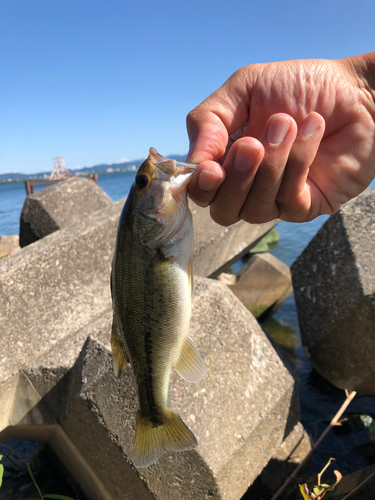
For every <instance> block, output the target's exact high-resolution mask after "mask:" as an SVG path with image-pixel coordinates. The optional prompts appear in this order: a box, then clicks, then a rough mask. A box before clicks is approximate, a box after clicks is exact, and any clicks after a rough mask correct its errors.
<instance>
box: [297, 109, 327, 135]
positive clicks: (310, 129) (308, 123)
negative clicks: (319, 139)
mask: <svg viewBox="0 0 375 500" xmlns="http://www.w3.org/2000/svg"><path fill="white" fill-rule="evenodd" d="M322 121H323V118H322V117H321V116H320V115H318V114H315V113H313V114H311V115H309V116H308V117H307V118H305V121H304V122H303V123H302V125H301V128H300V130H299V135H300V136H301V137H311V136H312V135H314V134H315V132H316V131H317V130H318V128H319V127H320V125H321V124H322Z"/></svg>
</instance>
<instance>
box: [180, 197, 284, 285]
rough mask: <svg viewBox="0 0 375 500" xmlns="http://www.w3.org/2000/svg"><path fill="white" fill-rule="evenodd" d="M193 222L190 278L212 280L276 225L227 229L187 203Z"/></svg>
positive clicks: (241, 223) (239, 224) (242, 224)
mask: <svg viewBox="0 0 375 500" xmlns="http://www.w3.org/2000/svg"><path fill="white" fill-rule="evenodd" d="M189 207H190V209H191V212H192V214H193V220H194V248H195V251H194V274H195V275H197V276H207V277H209V278H216V277H217V276H218V275H219V274H220V273H221V272H223V271H225V270H226V269H228V267H230V266H231V265H232V264H233V263H234V262H236V261H237V260H238V259H240V258H241V257H242V256H244V255H245V254H247V253H248V251H249V250H250V248H252V247H253V246H255V245H256V244H257V243H258V241H260V240H261V239H262V238H263V237H264V236H265V235H266V234H267V233H268V232H269V231H270V230H271V229H272V228H273V227H274V226H275V225H276V224H277V223H278V220H274V221H271V222H268V223H266V224H248V223H247V222H244V221H239V222H237V223H236V224H233V225H232V226H230V227H223V226H219V225H218V224H216V223H215V222H213V221H212V219H211V217H210V211H209V209H208V208H201V207H198V206H197V205H195V204H194V203H193V202H191V201H189Z"/></svg>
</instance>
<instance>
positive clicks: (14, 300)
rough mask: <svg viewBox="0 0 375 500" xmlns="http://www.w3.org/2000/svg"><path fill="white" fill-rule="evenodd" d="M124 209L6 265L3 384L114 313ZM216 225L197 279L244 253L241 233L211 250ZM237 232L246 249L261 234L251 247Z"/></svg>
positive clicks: (200, 255)
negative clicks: (115, 262) (114, 266)
mask: <svg viewBox="0 0 375 500" xmlns="http://www.w3.org/2000/svg"><path fill="white" fill-rule="evenodd" d="M80 180H83V181H85V180H84V179H80ZM85 182H91V183H92V184H94V182H92V181H87V180H86V181H85ZM123 204H124V200H122V201H119V202H117V203H115V204H113V203H112V202H111V204H110V206H109V208H106V209H103V210H102V211H99V212H96V214H95V217H91V218H88V219H81V220H80V221H78V222H77V223H75V224H71V225H69V226H67V227H65V228H63V229H60V230H59V231H55V232H54V233H53V234H50V235H48V236H47V237H45V238H43V239H41V240H39V241H37V242H35V243H34V244H33V245H31V246H30V245H29V246H27V247H25V248H24V249H23V250H22V252H19V253H16V254H14V255H11V256H10V257H7V258H6V259H1V260H0V296H1V298H2V300H1V301H0V330H1V331H4V332H6V335H2V336H0V381H1V380H5V379H6V378H8V377H10V376H11V375H12V374H15V373H17V371H18V370H19V369H20V368H21V367H27V366H32V365H34V363H35V361H36V359H37V358H38V357H39V356H41V355H44V354H45V353H46V352H48V351H50V350H51V348H52V347H53V346H54V345H55V344H56V343H57V342H59V341H60V340H61V339H64V338H65V337H67V336H69V335H71V334H73V333H75V334H76V335H77V334H78V332H80V330H81V329H82V328H84V327H85V326H86V325H88V324H89V323H91V322H93V321H95V319H96V318H100V317H101V315H102V314H103V313H104V311H106V310H109V309H110V308H111V298H110V287H109V277H110V272H111V263H112V257H113V251H114V246H115V238H116V232H117V226H118V220H119V216H120V213H121V210H122V207H123ZM207 216H208V214H207ZM201 217H203V219H204V224H205V227H206V226H207V227H209V225H208V222H207V221H206V220H205V217H206V214H204V215H202V212H201V211H200V210H198V211H197V212H196V214H195V215H194V223H195V225H196V226H197V227H198V228H199V227H202V224H201V221H200V218H201ZM211 222H212V221H211ZM212 225H214V229H212V228H211V229H210V230H209V231H208V235H207V238H208V241H207V242H206V243H205V244H204V242H203V235H201V236H200V238H201V239H200V240H199V241H200V243H201V246H200V247H199V249H198V251H197V253H196V255H195V258H197V259H198V262H196V260H195V258H194V268H195V273H197V274H200V273H202V272H203V271H204V269H207V270H208V271H209V272H211V271H212V270H214V269H218V268H219V267H220V266H222V265H223V262H224V256H225V255H227V256H229V257H230V256H231V255H232V256H233V255H234V253H235V252H237V251H238V248H237V249H233V251H232V253H230V251H229V247H230V244H231V242H233V241H234V239H235V237H236V234H237V232H236V231H237V229H236V228H235V229H233V230H232V231H230V232H228V233H224V235H223V236H218V237H217V239H216V240H215V238H214V241H213V242H212V240H211V236H210V235H211V234H216V233H215V231H217V228H218V227H219V226H218V225H217V224H215V223H214V222H212ZM237 228H238V235H239V236H241V235H242V236H241V241H242V243H241V245H242V246H248V245H250V244H251V241H252V238H253V234H254V233H253V232H251V231H250V232H248V233H247V237H248V240H244V239H242V238H245V230H244V228H242V226H240V225H239V226H237ZM221 229H223V228H221ZM221 229H220V230H221ZM256 231H257V229H255V232H256ZM259 231H260V230H259ZM262 231H263V229H262ZM227 235H229V236H228V238H227ZM246 241H247V243H246ZM220 248H222V249H223V255H220ZM206 251H207V253H208V257H207V258H206V256H205V255H206ZM215 255H219V257H217V258H218V261H217V262H216V263H215V262H214V261H210V262H209V265H208V264H207V261H209V260H210V259H211V258H213V257H215ZM215 258H216V257H215ZM224 265H225V264H224Z"/></svg>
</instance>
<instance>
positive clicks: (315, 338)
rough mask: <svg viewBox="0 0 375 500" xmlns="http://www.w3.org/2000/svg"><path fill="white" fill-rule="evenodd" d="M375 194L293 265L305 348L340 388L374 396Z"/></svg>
mask: <svg viewBox="0 0 375 500" xmlns="http://www.w3.org/2000/svg"><path fill="white" fill-rule="evenodd" d="M374 246H375V190H374V189H368V190H367V191H365V192H364V193H363V194H362V195H361V196H358V197H357V198H355V199H354V200H352V201H350V202H349V203H347V204H345V205H344V206H343V207H341V209H340V210H339V212H337V213H336V214H335V215H332V216H331V217H330V218H329V219H328V220H327V222H326V223H325V224H324V225H323V227H322V228H321V229H320V231H319V232H318V233H317V234H316V236H315V237H314V238H313V239H312V240H311V242H310V244H309V245H308V246H307V247H306V249H305V250H304V251H303V252H302V254H301V255H300V256H299V257H298V259H297V260H296V261H295V263H294V264H293V266H292V268H291V271H292V279H293V286H294V293H295V299H296V306H297V312H298V320H299V324H300V329H301V336H302V343H303V346H304V349H305V352H306V354H307V356H308V357H309V360H310V361H311V363H312V364H313V366H314V368H316V370H317V371H318V372H319V373H320V374H321V375H323V377H325V378H327V379H328V380H329V381H330V382H332V383H333V384H334V385H336V386H337V387H339V388H340V389H348V390H351V391H352V390H355V391H360V392H365V393H368V394H375V366H374V357H375V335H374V332H375V326H374V325H375V252H374Z"/></svg>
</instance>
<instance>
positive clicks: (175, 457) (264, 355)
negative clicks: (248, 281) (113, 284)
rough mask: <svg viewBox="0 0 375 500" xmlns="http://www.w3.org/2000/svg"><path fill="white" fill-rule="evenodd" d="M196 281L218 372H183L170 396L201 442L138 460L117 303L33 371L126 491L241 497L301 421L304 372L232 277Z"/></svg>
mask: <svg viewBox="0 0 375 500" xmlns="http://www.w3.org/2000/svg"><path fill="white" fill-rule="evenodd" d="M194 286H195V297H194V302H193V318H192V323H191V335H192V336H193V337H194V340H195V343H196V345H197V348H198V349H199V352H200V353H201V354H202V356H203V358H204V360H205V362H206V366H207V371H208V376H207V378H206V379H205V380H203V381H202V382H200V383H198V384H189V383H188V382H186V381H184V380H183V379H181V378H180V377H179V376H178V375H177V374H176V373H174V374H173V377H172V380H171V386H170V397H171V402H172V404H173V406H174V407H175V408H176V410H177V411H178V412H179V413H180V415H181V417H182V418H183V419H184V420H185V421H186V423H187V424H188V425H189V426H190V427H191V429H192V430H193V432H194V433H195V435H196V436H197V438H198V442H199V446H198V448H197V449H196V450H192V451H189V452H185V453H173V454H172V453H165V454H164V455H163V457H162V458H161V459H160V460H158V461H157V462H156V463H155V464H153V465H152V466H151V467H149V468H145V469H138V470H137V469H135V468H134V467H133V466H132V461H131V456H132V448H133V443H134V434H135V413H136V409H137V395H136V389H135V385H134V380H133V375H132V371H131V369H130V368H129V367H128V368H127V369H126V370H125V372H124V373H123V375H122V377H121V378H120V379H116V377H115V375H114V372H113V367H112V357H111V354H110V351H109V334H110V328H111V314H110V311H108V312H107V313H105V315H104V316H103V318H101V319H98V320H97V321H96V322H94V323H93V324H91V325H90V326H88V327H87V329H86V331H85V332H82V339H81V341H83V337H84V335H86V337H87V333H88V332H91V333H90V337H89V338H88V339H87V340H86V342H85V344H84V347H83V349H82V350H81V345H82V344H80V342H78V343H77V342H76V339H75V338H74V336H73V335H72V336H70V337H68V338H66V339H64V341H61V343H60V345H59V344H57V345H56V346H55V347H54V348H53V349H52V350H51V351H50V353H49V354H48V355H47V356H45V360H44V361H43V359H42V358H41V359H40V360H39V364H40V365H41V366H48V367H49V368H48V369H46V368H43V369H42V368H35V369H34V370H31V371H29V372H28V374H27V377H28V379H29V380H30V381H31V383H32V385H33V387H34V389H35V391H36V392H37V393H38V394H40V395H41V397H42V399H41V401H40V403H43V404H44V405H46V406H47V407H48V409H49V411H50V412H51V413H52V414H54V415H55V416H56V421H58V422H59V423H60V426H61V428H62V430H63V432H64V433H65V435H66V436H67V437H68V439H69V440H70V441H71V442H72V443H73V444H74V446H75V447H76V448H77V450H78V451H79V454H80V456H82V459H83V460H84V462H85V464H86V466H87V467H88V468H89V469H90V470H92V471H94V474H95V477H96V480H97V481H98V483H100V484H101V485H102V487H103V488H104V490H105V491H106V492H108V494H109V495H110V496H112V498H115V499H116V500H122V499H129V500H130V499H133V498H137V499H140V500H141V499H143V498H144V499H149V498H150V499H151V498H154V499H160V500H162V499H163V500H167V499H168V500H169V499H173V500H179V499H181V500H182V499H184V500H186V498H194V499H197V500H198V499H210V500H211V499H225V500H232V499H233V500H234V499H240V498H241V496H242V495H243V494H244V492H245V491H246V489H247V488H248V486H249V485H250V484H251V483H252V481H253V480H254V479H255V478H256V477H257V476H258V475H259V473H260V472H261V471H262V469H263V467H264V466H265V465H266V464H267V463H268V461H269V459H270V458H271V456H272V454H273V452H274V450H275V449H276V448H277V446H278V445H279V444H281V442H282V441H283V439H284V438H285V437H286V436H287V435H288V434H289V433H290V432H291V431H292V429H293V428H294V426H295V424H296V423H297V422H298V417H299V412H298V403H297V398H296V387H295V381H294V379H293V377H292V375H291V374H290V372H289V370H288V369H287V368H286V366H285V365H284V363H283V362H282V361H281V358H280V357H279V355H278V353H277V352H276V351H275V349H274V347H273V345H272V344H271V342H270V341H269V340H268V338H267V337H266V335H265V334H264V332H263V331H262V329H261V328H260V327H259V325H258V323H257V322H256V320H255V319H254V318H253V316H252V315H251V314H250V313H249V312H248V311H247V309H246V308H245V307H244V306H243V305H242V304H241V303H240V302H239V300H238V299H237V298H236V297H234V295H233V294H232V292H231V291H230V290H229V289H228V288H227V287H226V286H225V285H223V284H221V283H219V282H217V281H213V280H207V279H203V278H196V279H195V281H194ZM94 339H96V340H94ZM62 347H64V348H65V356H61V348H62ZM80 350H81V352H80ZM54 352H55V353H56V354H57V356H55V355H54ZM79 352H80V353H79ZM77 356H78V359H77V361H76V362H75V364H74V366H73V367H71V364H72V360H73V359H75V358H76V357H77ZM54 384H55V385H54ZM0 403H1V402H0ZM40 403H39V404H40ZM134 495H136V496H134Z"/></svg>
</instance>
